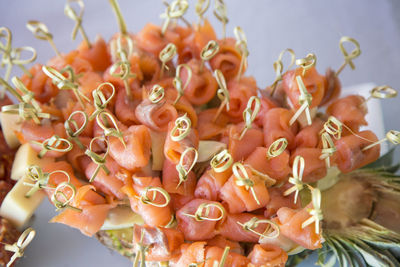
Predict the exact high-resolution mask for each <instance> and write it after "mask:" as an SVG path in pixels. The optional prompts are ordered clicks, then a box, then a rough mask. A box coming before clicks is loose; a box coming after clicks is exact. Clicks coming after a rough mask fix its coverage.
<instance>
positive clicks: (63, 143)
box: [32, 135, 73, 158]
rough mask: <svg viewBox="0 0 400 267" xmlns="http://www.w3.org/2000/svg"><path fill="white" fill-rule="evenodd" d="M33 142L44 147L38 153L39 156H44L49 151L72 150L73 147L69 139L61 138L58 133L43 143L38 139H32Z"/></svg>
mask: <svg viewBox="0 0 400 267" xmlns="http://www.w3.org/2000/svg"><path fill="white" fill-rule="evenodd" d="M32 143H33V144H35V145H39V146H41V147H42V150H41V151H40V152H39V154H38V157H39V158H43V157H44V155H46V153H47V152H48V151H56V152H61V153H63V152H68V151H71V149H72V147H73V145H72V143H71V142H70V141H69V140H67V139H64V138H61V137H59V136H58V135H53V136H52V137H50V138H48V139H46V140H44V141H43V142H42V143H40V142H37V141H32Z"/></svg>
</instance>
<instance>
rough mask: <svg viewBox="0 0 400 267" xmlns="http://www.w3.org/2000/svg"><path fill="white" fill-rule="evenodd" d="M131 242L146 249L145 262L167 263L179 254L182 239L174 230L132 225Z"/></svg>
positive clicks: (180, 234) (181, 235)
mask: <svg viewBox="0 0 400 267" xmlns="http://www.w3.org/2000/svg"><path fill="white" fill-rule="evenodd" d="M133 242H134V243H136V244H138V243H141V244H143V245H144V246H147V247H148V249H147V251H146V261H168V260H169V259H171V258H172V257H174V256H177V255H179V254H180V253H181V251H180V247H181V245H182V244H183V242H184V237H183V234H182V233H181V232H180V231H178V230H176V229H171V228H163V227H149V226H140V225H134V227H133Z"/></svg>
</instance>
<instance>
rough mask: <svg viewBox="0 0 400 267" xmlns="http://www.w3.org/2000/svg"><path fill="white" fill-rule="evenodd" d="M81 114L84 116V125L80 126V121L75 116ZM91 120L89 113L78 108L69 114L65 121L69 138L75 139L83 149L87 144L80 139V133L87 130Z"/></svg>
mask: <svg viewBox="0 0 400 267" xmlns="http://www.w3.org/2000/svg"><path fill="white" fill-rule="evenodd" d="M77 115H80V116H82V118H83V122H82V125H81V126H80V127H79V125H78V123H77V122H76V120H75V119H74V117H75V116H77ZM88 122H89V119H88V115H87V114H86V113H85V112H84V111H81V110H76V111H74V112H72V113H71V115H69V117H68V119H67V120H66V121H65V122H64V128H65V131H66V133H67V136H68V138H69V139H71V140H73V141H74V142H75V143H76V144H77V145H78V146H79V147H80V148H81V149H84V148H85V146H84V145H83V144H82V142H81V141H79V138H78V137H79V135H80V134H81V133H82V132H83V131H84V130H85V128H86V126H87V124H88Z"/></svg>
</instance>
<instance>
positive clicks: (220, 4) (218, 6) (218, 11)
mask: <svg viewBox="0 0 400 267" xmlns="http://www.w3.org/2000/svg"><path fill="white" fill-rule="evenodd" d="M213 13H214V16H215V17H216V18H217V19H218V20H219V21H220V22H221V23H222V36H223V39H224V40H225V38H226V24H228V22H229V19H228V15H227V10H226V5H225V2H224V0H215V5H214V12H213Z"/></svg>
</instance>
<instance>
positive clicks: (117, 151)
mask: <svg viewBox="0 0 400 267" xmlns="http://www.w3.org/2000/svg"><path fill="white" fill-rule="evenodd" d="M123 135H124V137H123V138H124V141H125V143H126V147H125V146H124V144H122V142H121V141H120V140H119V139H118V138H116V137H110V139H109V142H110V155H111V157H112V158H113V159H114V160H115V161H116V162H117V163H118V164H119V165H120V166H122V167H124V168H126V169H128V170H135V169H136V168H138V167H144V166H146V165H147V163H148V162H149V160H150V151H151V137H150V131H149V129H148V128H147V127H146V126H144V125H132V126H131V127H129V128H128V129H127V130H126V131H124V133H123Z"/></svg>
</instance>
